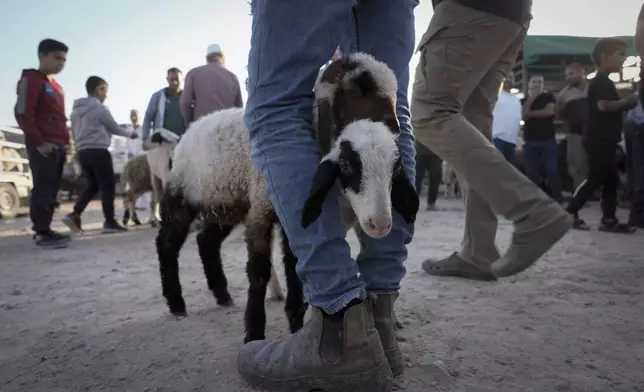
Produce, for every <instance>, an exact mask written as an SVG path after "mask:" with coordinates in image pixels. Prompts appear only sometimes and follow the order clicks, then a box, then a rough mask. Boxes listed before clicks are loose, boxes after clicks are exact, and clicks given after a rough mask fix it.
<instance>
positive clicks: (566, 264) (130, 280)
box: [0, 200, 644, 392]
mask: <svg viewBox="0 0 644 392" xmlns="http://www.w3.org/2000/svg"><path fill="white" fill-rule="evenodd" d="M439 207H440V208H441V210H439V211H435V212H425V211H423V212H422V213H421V214H420V216H419V219H418V224H417V232H416V238H415V241H414V242H413V243H412V244H411V246H410V258H409V261H408V262H407V268H408V273H407V277H406V278H405V279H404V281H403V286H404V288H403V290H402V293H401V299H400V301H399V303H398V308H397V309H398V314H399V318H400V319H401V321H402V322H403V323H404V325H405V329H404V330H403V332H402V334H403V336H404V337H405V338H406V341H404V342H401V348H402V350H403V352H404V355H405V357H406V360H407V362H408V368H407V374H408V377H407V379H406V381H404V382H403V383H402V385H401V387H402V388H405V390H407V391H410V392H421V391H423V392H424V391H431V390H441V391H447V390H452V391H463V392H470V391H472V392H488V391H489V392H498V391H508V392H551V391H554V392H609V391H615V392H618V391H623V392H634V391H644V323H643V322H642V320H644V294H643V290H644V256H643V254H644V233H643V232H640V233H638V234H636V235H634V236H619V235H614V234H612V235H611V234H604V233H599V232H597V231H591V232H571V233H570V234H568V235H567V236H566V237H565V238H564V240H563V241H562V242H561V243H560V244H558V245H557V246H556V247H555V248H553V250H551V252H549V253H548V254H547V255H546V257H545V258H544V259H543V260H542V261H541V262H539V263H538V264H537V265H536V266H535V267H534V268H532V269H531V270H529V271H527V272H525V273H524V274H522V275H520V276H517V277H515V278H511V279H504V280H501V281H499V282H496V283H478V282H474V283H473V282H468V281H462V280H458V279H450V278H443V279H439V278H434V277H430V276H428V275H426V274H425V273H423V272H422V270H421V269H420V264H421V262H422V260H423V259H424V258H427V257H440V256H444V255H447V254H449V253H450V252H451V251H452V250H454V249H456V248H457V247H458V245H459V242H460V239H461V233H462V229H463V207H462V205H461V203H459V202H457V201H445V200H440V201H439ZM65 208H69V207H68V206H65ZM97 208H98V207H97V205H96V203H94V204H93V206H92V211H90V212H88V214H87V215H88V217H89V218H88V219H86V220H87V221H88V223H86V226H88V227H89V228H93V229H98V227H100V219H99V217H100V213H99V211H98V209H97ZM597 209H598V208H597V206H596V205H591V206H590V207H588V208H586V209H585V210H584V211H583V215H584V216H585V217H587V218H588V220H589V221H590V222H591V223H593V224H596V223H597V221H598V218H599V217H598V213H597ZM621 212H622V213H623V212H624V211H621ZM61 214H62V212H61ZM142 215H143V216H145V213H143V214H142ZM60 216H61V215H60V214H59V216H58V217H57V219H59V218H60ZM622 217H623V216H622ZM28 226H29V223H28V220H27V219H26V218H21V219H18V220H17V221H15V222H0V266H1V267H0V268H2V270H1V271H2V273H1V275H0V320H1V321H0V390H2V391H4V392H14V391H16V392H17V391H30V392H32V391H43V392H45V391H46V392H75V391H114V392H116V391H118V392H124V391H131V392H144V391H163V392H165V391H168V392H184V391H215V392H218V391H221V392H246V391H250V390H251V389H249V388H248V387H247V386H245V385H244V383H243V382H241V381H240V380H239V377H238V375H237V372H236V369H235V359H236V353H237V350H238V348H239V346H240V344H241V341H242V338H243V329H244V328H243V320H242V317H243V310H244V306H245V299H246V288H247V283H246V277H245V274H244V263H245V248H244V243H243V239H242V236H241V231H240V230H239V229H238V230H236V231H235V233H234V234H233V235H232V236H231V238H229V240H228V241H227V242H226V243H225V245H224V250H223V257H224V262H225V269H226V273H227V274H228V279H229V284H230V290H231V294H232V295H233V296H234V298H235V300H236V306H235V307H233V308H226V309H225V308H220V307H217V305H216V304H215V300H214V299H213V298H212V295H211V294H210V292H209V291H208V289H207V287H206V283H205V278H204V276H203V273H202V267H201V263H200V262H199V261H198V254H197V247H196V244H195V240H194V235H191V237H190V238H189V239H188V242H187V244H186V246H185V248H184V251H183V253H182V254H181V280H182V283H183V288H184V295H185V298H186V302H187V304H188V311H189V317H187V318H185V319H181V320H177V319H174V318H172V317H170V316H169V315H168V313H167V309H166V306H165V304H164V301H163V299H162V296H161V290H160V283H159V273H158V267H157V261H156V252H155V250H154V242H153V239H154V236H155V231H154V230H153V229H150V228H147V227H144V228H140V229H134V230H132V231H131V232H129V233H125V234H118V235H109V236H106V235H101V234H98V231H92V230H89V232H88V233H87V234H86V235H85V236H84V237H82V238H79V239H76V240H75V241H74V242H73V243H72V244H71V246H70V247H69V248H68V249H66V250H57V251H41V250H35V249H33V246H32V245H31V238H30V235H29V234H28V232H27V230H26V229H27V228H28ZM509 231H510V226H509V224H508V223H507V222H502V223H501V225H500V229H499V236H498V237H499V243H500V245H501V247H505V246H506V245H507V243H508V240H509ZM350 241H351V244H352V247H353V249H354V252H355V251H356V250H357V249H356V245H357V244H356V241H355V238H354V236H353V235H352V234H350ZM280 269H281V267H280ZM283 282H284V280H283V277H282V283H283ZM283 285H284V284H283ZM266 306H267V314H268V325H267V329H268V331H267V333H268V336H269V337H280V336H285V335H286V334H287V333H288V329H287V323H286V320H285V317H284V314H283V311H282V307H283V304H282V303H277V302H272V301H268V300H267V303H266Z"/></svg>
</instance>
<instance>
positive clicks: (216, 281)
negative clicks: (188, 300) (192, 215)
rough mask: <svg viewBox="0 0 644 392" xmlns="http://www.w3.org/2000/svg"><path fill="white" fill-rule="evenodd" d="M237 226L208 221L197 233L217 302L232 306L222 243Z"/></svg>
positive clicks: (208, 278) (209, 282)
mask: <svg viewBox="0 0 644 392" xmlns="http://www.w3.org/2000/svg"><path fill="white" fill-rule="evenodd" d="M234 227H235V226H233V225H227V226H221V225H219V224H218V223H217V222H206V225H205V228H204V230H203V231H202V232H201V233H199V234H198V235H197V245H198V246H199V256H200V257H201V262H202V263H203V270H204V273H205V274H206V280H207V281H208V288H209V289H210V291H212V293H213V294H214V296H215V298H217V304H219V305H222V306H231V305H232V304H233V299H232V297H231V296H230V293H229V292H228V280H226V275H225V274H224V269H223V265H222V262H221V244H222V243H223V242H224V240H225V239H226V237H228V235H229V234H230V232H231V231H232V230H233V228H234Z"/></svg>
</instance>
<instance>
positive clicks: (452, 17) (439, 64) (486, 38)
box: [411, 0, 551, 268]
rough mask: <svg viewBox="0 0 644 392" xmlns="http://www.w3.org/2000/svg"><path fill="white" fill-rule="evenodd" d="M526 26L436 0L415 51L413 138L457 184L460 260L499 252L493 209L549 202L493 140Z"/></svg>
mask: <svg viewBox="0 0 644 392" xmlns="http://www.w3.org/2000/svg"><path fill="white" fill-rule="evenodd" d="M527 27H528V26H527V25H525V26H521V25H519V24H517V23H514V22H512V21H509V20H507V19H503V18H500V17H497V16H495V15H492V14H488V13H484V12H480V11H477V10H474V9H471V8H468V7H465V6H462V5H460V4H458V3H457V2H456V1H454V0H445V1H443V2H441V3H440V4H439V5H438V6H437V7H436V9H435V10H434V16H433V18H432V20H431V23H430V24H429V28H428V29H427V32H426V33H425V35H424V36H423V38H422V39H421V41H420V44H419V47H418V50H419V51H420V52H421V59H420V61H419V64H418V67H417V69H416V79H415V81H414V86H413V93H412V99H411V115H412V125H413V127H414V133H415V136H416V139H417V140H418V141H419V142H421V143H422V144H424V145H426V146H427V147H428V148H430V149H431V150H432V151H433V152H435V153H436V155H438V156H439V157H441V158H442V159H443V160H445V161H447V162H448V163H450V164H451V165H452V166H453V167H454V169H455V171H456V172H457V174H458V175H459V178H460V179H461V181H462V183H463V191H464V198H465V209H466V218H465V233H464V236H463V242H462V249H461V252H460V255H461V257H463V258H464V259H465V260H468V261H470V262H473V263H475V264H478V265H481V266H484V267H488V268H489V266H490V265H491V264H492V262H494V261H496V260H497V259H498V258H499V257H500V255H499V251H498V249H497V247H496V245H495V239H496V231H497V226H498V220H497V216H496V215H497V214H500V215H502V216H504V217H505V218H506V219H509V220H511V221H513V222H517V221H519V220H521V219H522V218H524V217H525V216H527V214H528V213H529V212H530V211H531V210H532V209H533V208H536V207H538V206H539V205H541V206H543V204H544V203H549V202H551V201H550V199H549V198H548V196H547V195H546V194H545V193H543V192H542V191H541V190H540V189H538V188H537V187H536V186H535V185H534V184H533V183H532V182H531V181H530V180H529V179H528V178H527V177H525V176H524V175H523V174H521V173H520V172H519V171H518V170H517V169H515V167H514V166H512V165H511V164H509V163H508V162H507V161H506V159H505V158H504V157H503V155H502V154H501V153H500V152H499V151H498V150H497V149H496V148H495V147H494V145H493V144H492V143H491V139H492V110H493V108H494V105H495V103H496V100H497V97H498V92H499V87H500V86H501V82H502V80H503V78H504V77H505V76H506V75H507V74H508V73H509V72H510V69H511V67H512V65H513V64H514V61H515V59H516V55H517V52H518V50H519V48H520V47H521V45H522V43H523V40H524V38H525V36H526V32H527Z"/></svg>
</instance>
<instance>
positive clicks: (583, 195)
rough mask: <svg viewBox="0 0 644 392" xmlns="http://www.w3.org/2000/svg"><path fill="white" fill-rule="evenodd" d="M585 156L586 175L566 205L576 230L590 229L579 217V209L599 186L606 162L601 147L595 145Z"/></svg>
mask: <svg viewBox="0 0 644 392" xmlns="http://www.w3.org/2000/svg"><path fill="white" fill-rule="evenodd" d="M586 156H587V158H588V177H587V178H586V179H585V180H584V181H582V182H581V184H580V185H579V186H578V187H577V189H575V193H574V194H573V197H572V200H570V203H568V207H566V210H567V211H568V212H569V213H570V214H572V216H573V218H574V224H573V227H574V228H575V229H577V230H590V227H589V226H588V225H587V224H586V222H585V221H584V220H583V219H581V218H580V217H579V211H580V210H581V209H582V208H583V207H584V205H585V204H586V202H588V200H589V199H590V198H591V196H592V195H593V194H594V193H595V191H597V189H599V187H600V186H601V184H602V182H603V179H604V171H605V169H604V165H605V164H606V162H605V158H604V157H603V154H602V152H601V149H600V148H598V147H596V146H594V147H592V148H590V149H589V150H588V151H587V155H586Z"/></svg>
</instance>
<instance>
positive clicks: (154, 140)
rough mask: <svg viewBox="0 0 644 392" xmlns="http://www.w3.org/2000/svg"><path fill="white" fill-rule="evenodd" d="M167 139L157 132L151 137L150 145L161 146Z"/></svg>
mask: <svg viewBox="0 0 644 392" xmlns="http://www.w3.org/2000/svg"><path fill="white" fill-rule="evenodd" d="M164 140H165V139H164V138H163V136H161V132H156V133H154V134H152V136H150V143H156V144H161V143H163V141H164Z"/></svg>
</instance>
